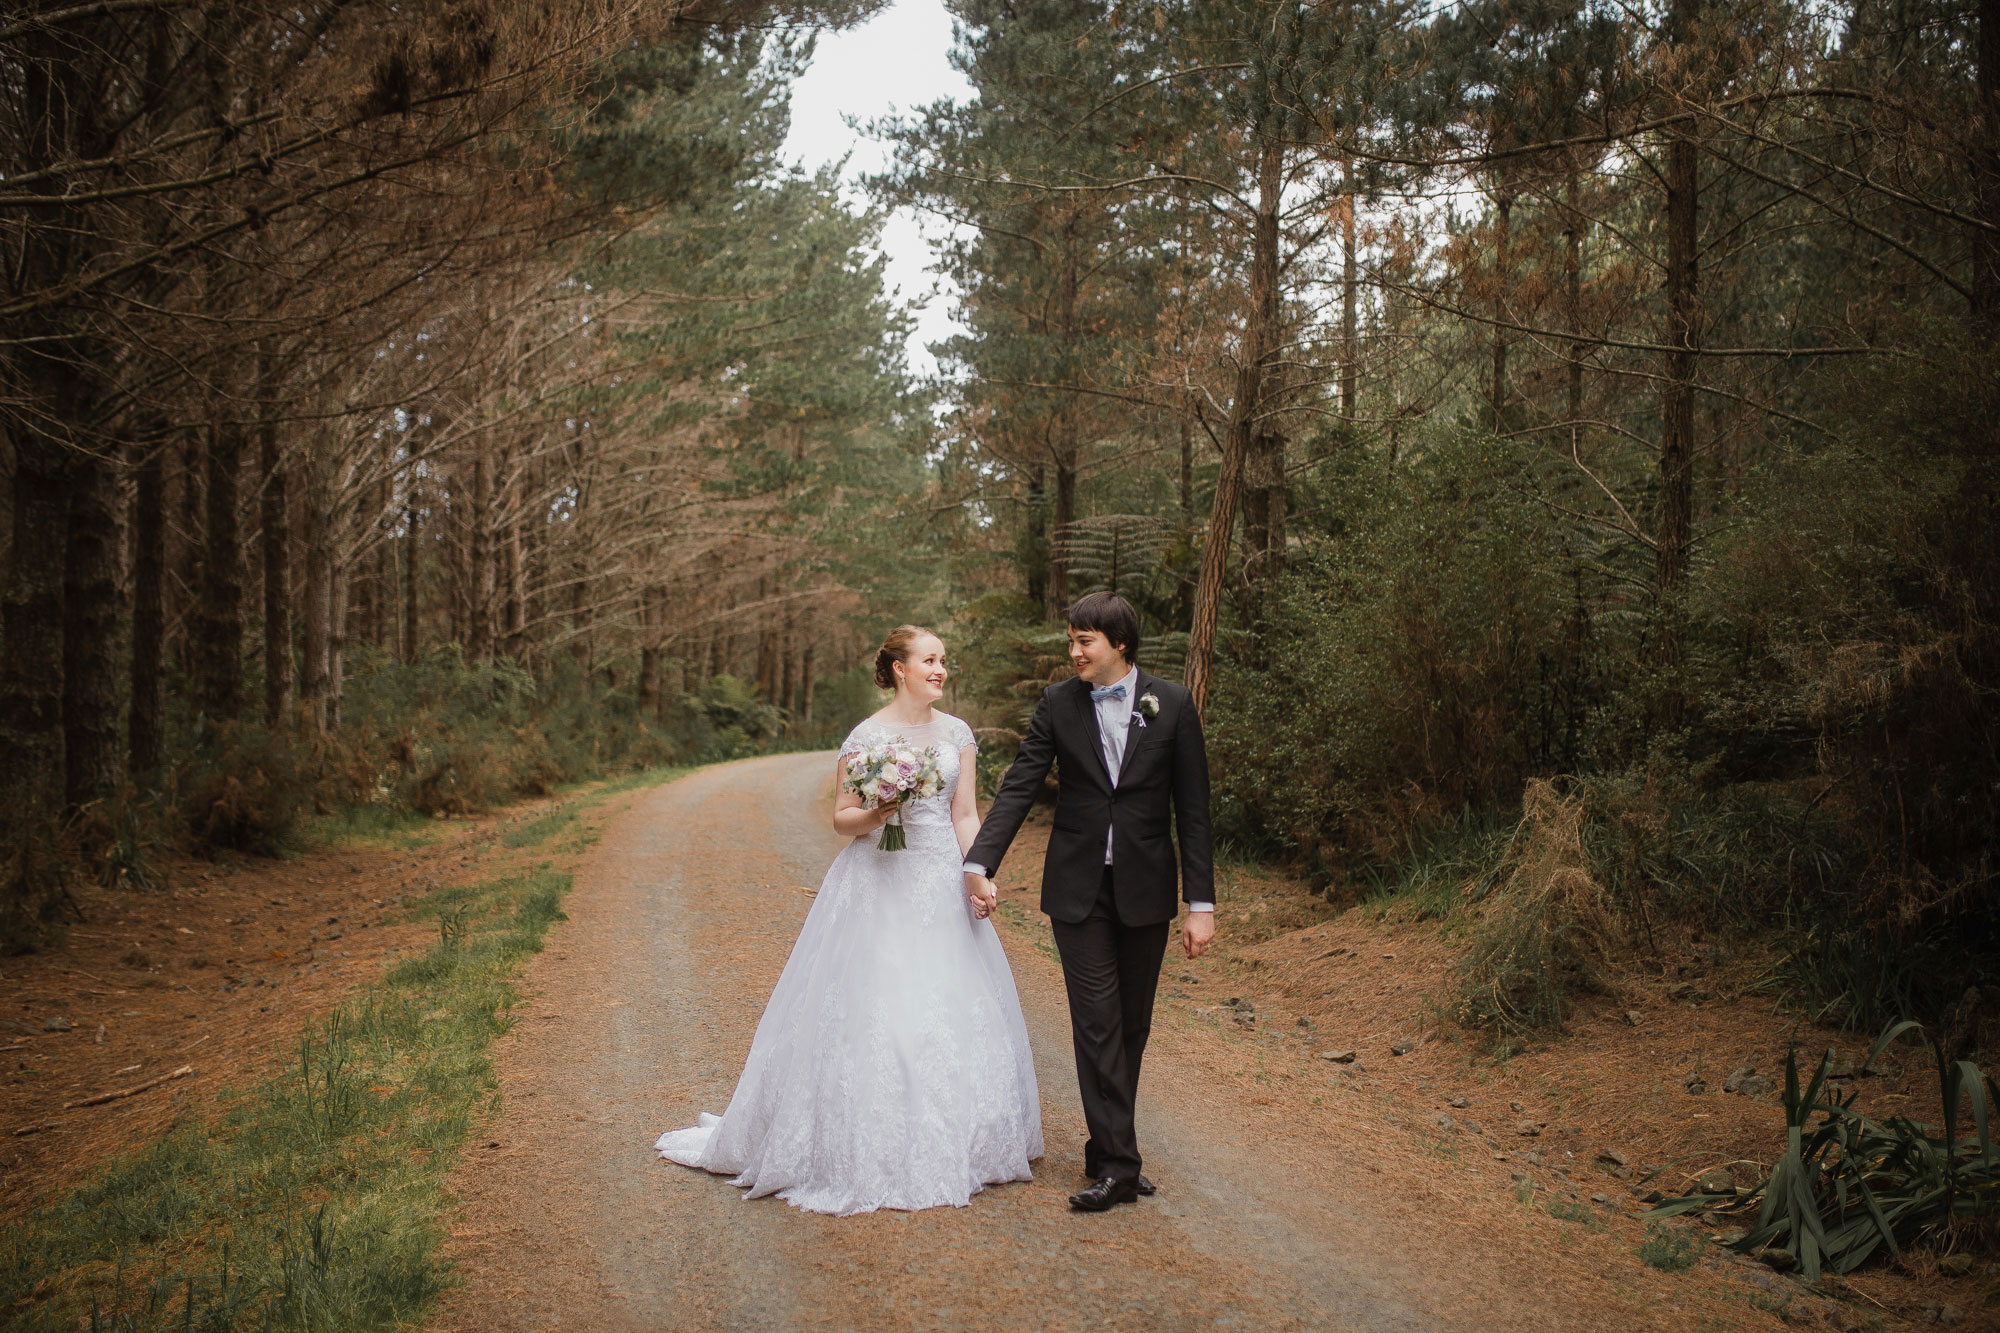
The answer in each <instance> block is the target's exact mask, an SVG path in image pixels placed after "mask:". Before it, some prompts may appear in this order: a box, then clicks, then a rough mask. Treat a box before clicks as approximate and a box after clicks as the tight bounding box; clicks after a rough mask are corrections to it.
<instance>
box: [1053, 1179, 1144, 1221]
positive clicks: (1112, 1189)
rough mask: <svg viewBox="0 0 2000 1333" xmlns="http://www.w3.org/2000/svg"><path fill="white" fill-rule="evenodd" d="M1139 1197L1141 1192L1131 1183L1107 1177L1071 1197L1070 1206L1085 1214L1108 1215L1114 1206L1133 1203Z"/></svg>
mask: <svg viewBox="0 0 2000 1333" xmlns="http://www.w3.org/2000/svg"><path fill="white" fill-rule="evenodd" d="M1138 1197H1139V1191H1138V1190H1136V1189H1134V1188H1132V1182H1131V1181H1129V1180H1116V1179H1114V1178H1112V1177H1110V1176H1106V1177H1105V1178H1104V1179H1102V1180H1100V1181H1096V1182H1095V1183H1093V1184H1092V1185H1091V1186H1090V1188H1088V1189H1086V1190H1084V1191H1082V1192H1081V1193H1078V1194H1072V1195H1070V1196H1069V1206H1070V1207H1072V1208H1074V1209H1076V1210H1077V1211H1078V1212H1083V1213H1108V1212H1110V1211H1111V1209H1112V1207H1113V1206H1114V1205H1116V1204H1121V1203H1132V1202H1133V1201H1135V1200H1136V1199H1138Z"/></svg>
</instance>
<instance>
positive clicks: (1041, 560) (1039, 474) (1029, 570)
mask: <svg viewBox="0 0 2000 1333" xmlns="http://www.w3.org/2000/svg"><path fill="white" fill-rule="evenodd" d="M1043 477H1044V474H1043V471H1042V469H1041V468H1040V467H1039V466H1037V467H1034V468H1031V469H1029V472H1028V529H1027V539H1026V543H1025V545H1026V548H1027V549H1026V550H1025V551H1024V552H1023V559H1022V561H1021V565H1022V573H1023V575H1024V576H1025V578H1024V580H1023V581H1024V582H1025V584H1026V585H1027V593H1028V600H1029V601H1031V602H1033V603H1034V604H1035V610H1036V612H1037V614H1039V615H1040V616H1041V618H1042V619H1044V620H1047V619H1048V618H1049V617H1050V614H1051V612H1050V610H1049V515H1048V510H1047V509H1046V508H1045V507H1044V506H1045V504H1046V502H1047V499H1048V495H1047V491H1046V490H1045V488H1044V482H1043Z"/></svg>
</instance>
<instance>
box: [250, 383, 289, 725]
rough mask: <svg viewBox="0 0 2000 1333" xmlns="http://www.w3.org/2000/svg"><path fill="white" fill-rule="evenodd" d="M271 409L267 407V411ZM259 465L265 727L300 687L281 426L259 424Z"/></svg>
mask: <svg viewBox="0 0 2000 1333" xmlns="http://www.w3.org/2000/svg"><path fill="white" fill-rule="evenodd" d="M267 410H268V409H267ZM257 464H258V468H259V470H260V471H261V472H262V473H263V481H264V485H263V492H262V494H261V495H260V496H259V499H258V509H259V518H260V520H261V525H262V528H263V537H262V541H261V543H260V545H261V548H262V552H263V560H264V725H265V726H267V727H271V728H272V729H274V730H275V729H276V728H278V727H280V726H283V725H284V722H285V719H286V718H287V717H288V716H290V714H291V711H292V696H293V692H294V690H295V688H296V683H295V676H296V673H295V671H294V667H293V662H292V504H291V500H292V496H291V489H292V488H291V474H290V473H289V472H288V471H287V470H286V468H285V465H284V455H283V453H282V451H281V450H280V448H279V445H278V423H277V422H276V421H273V420H269V419H266V420H264V421H260V422H258V423H257Z"/></svg>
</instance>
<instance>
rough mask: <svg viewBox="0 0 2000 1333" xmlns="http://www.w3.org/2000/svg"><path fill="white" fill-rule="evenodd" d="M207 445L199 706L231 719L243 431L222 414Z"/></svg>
mask: <svg viewBox="0 0 2000 1333" xmlns="http://www.w3.org/2000/svg"><path fill="white" fill-rule="evenodd" d="M207 446H208V451H207V452H208V459H207V462H208V468H207V479H206V486H205V488H204V489H205V491H206V503H205V504H204V506H203V511H202V512H203V524H202V556H201V601H200V613H199V615H198V617H197V628H196V639H195V645H194V658H195V704H196V706H197V707H198V708H200V709H201V711H202V712H203V713H206V714H207V715H208V716H209V717H211V718H214V719H216V720H217V721H229V720H233V719H235V718H236V717H237V716H238V715H239V714H240V713H242V711H243V530H242V521H241V513H240V509H239V506H240V503H241V498H242V490H241V488H242V476H243V437H242V433H241V431H240V430H239V428H238V427H237V424H236V423H235V422H233V421H227V420H223V419H221V417H220V416H219V415H218V417H217V419H216V420H214V421H212V422H211V423H210V424H209V428H208V431H207Z"/></svg>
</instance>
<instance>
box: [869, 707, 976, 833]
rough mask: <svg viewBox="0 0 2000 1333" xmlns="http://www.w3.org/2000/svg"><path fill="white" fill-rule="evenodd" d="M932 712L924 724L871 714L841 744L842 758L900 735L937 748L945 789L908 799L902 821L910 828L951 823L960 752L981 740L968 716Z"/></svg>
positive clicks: (915, 742) (901, 738) (915, 744)
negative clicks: (975, 736) (908, 723)
mask: <svg viewBox="0 0 2000 1333" xmlns="http://www.w3.org/2000/svg"><path fill="white" fill-rule="evenodd" d="M931 716H932V721H930V722H926V723H925V724H924V725H923V726H921V727H908V726H902V725H900V724H897V723H892V722H883V721H881V720H879V719H877V718H872V717H871V718H867V719H864V720H863V721H862V723H861V725H860V726H857V727H856V728H855V729H854V730H853V731H850V732H848V733H847V739H846V740H845V741H843V742H841V745H840V757H841V758H842V759H845V758H847V757H848V756H849V755H853V754H859V753H861V751H863V750H865V749H867V748H868V747H869V746H871V745H884V744H887V743H888V742H890V741H893V740H899V739H900V740H903V741H906V742H908V743H909V744H911V745H914V746H918V747H924V746H928V747H929V748H931V749H932V750H935V751H936V752H937V757H938V770H939V771H940V772H941V773H943V774H944V790H943V791H941V792H939V793H938V794H937V795H936V796H931V797H927V798H925V799H924V800H921V801H908V802H905V803H904V805H903V813H902V822H903V825H904V827H906V828H910V827H919V826H924V825H939V824H943V825H949V824H950V823H951V794H952V792H953V791H955V790H957V788H958V772H959V767H960V764H959V756H960V755H962V754H963V753H964V752H965V747H966V746H968V745H976V744H977V742H976V741H975V740H974V739H973V736H972V728H971V727H969V726H967V725H966V724H965V721H964V719H962V718H956V717H953V716H952V715H951V714H950V713H933V714H932V715H931Z"/></svg>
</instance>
